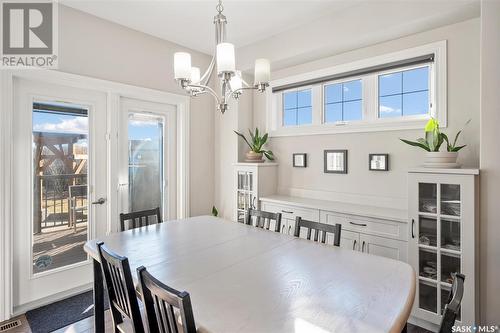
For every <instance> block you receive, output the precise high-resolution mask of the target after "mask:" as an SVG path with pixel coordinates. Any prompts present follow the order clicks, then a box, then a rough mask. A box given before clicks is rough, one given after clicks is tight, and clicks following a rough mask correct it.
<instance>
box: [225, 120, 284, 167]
mask: <svg viewBox="0 0 500 333" xmlns="http://www.w3.org/2000/svg"><path fill="white" fill-rule="evenodd" d="M234 133H236V135H238V136H239V137H240V138H242V139H243V140H244V141H245V142H246V144H247V145H248V147H249V148H250V150H249V151H248V153H247V154H246V161H247V162H254V163H262V162H264V159H263V158H262V157H263V156H265V157H266V158H267V159H268V160H271V161H274V155H273V152H272V151H270V150H266V149H263V148H262V147H263V146H264V145H265V144H266V142H267V137H268V135H267V133H266V134H264V135H262V136H261V135H260V133H259V129H258V128H255V132H252V131H251V130H250V129H248V133H249V134H250V138H251V140H250V141H248V140H247V138H246V137H245V135H243V134H241V133H239V132H237V131H234Z"/></svg>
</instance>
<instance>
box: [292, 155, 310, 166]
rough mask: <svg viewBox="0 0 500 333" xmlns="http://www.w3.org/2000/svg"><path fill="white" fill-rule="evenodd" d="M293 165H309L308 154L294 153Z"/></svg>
mask: <svg viewBox="0 0 500 333" xmlns="http://www.w3.org/2000/svg"><path fill="white" fill-rule="evenodd" d="M293 167H294V168H305V167H307V154H306V153H296V154H293Z"/></svg>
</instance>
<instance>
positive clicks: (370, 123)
mask: <svg viewBox="0 0 500 333" xmlns="http://www.w3.org/2000/svg"><path fill="white" fill-rule="evenodd" d="M446 46H447V42H446V40H444V41H439V42H435V43H431V44H426V45H422V46H418V47H414V48H410V49H405V50H401V51H397V52H393V53H388V54H385V55H380V56H376V57H372V58H368V59H363V60H359V61H355V62H351V63H346V64H341V65H337V66H333V67H329V68H324V69H319V70H315V71H313V72H308V73H304V74H299V75H294V76H291V77H285V78H282V79H277V80H273V81H272V82H271V84H270V89H268V90H267V92H266V127H267V131H268V132H269V135H270V136H271V137H278V136H297V135H316V134H335V133H356V132H378V131H389V130H409V129H421V128H423V126H424V125H425V123H426V122H427V120H428V119H429V118H430V117H431V116H432V117H434V118H436V119H437V120H438V121H439V123H440V126H441V127H443V128H446V127H447V91H446V89H447V82H446V80H447V77H446V76H447V71H446V58H447V56H446V52H447V50H446ZM430 53H433V54H434V62H430V63H428V64H417V65H410V66H402V67H398V68H393V69H389V70H385V71H380V72H375V73H369V74H362V75H356V76H351V77H345V78H341V79H338V80H331V81H325V82H321V83H317V84H313V85H304V86H303V87H302V86H301V87H295V88H292V89H287V90H283V91H277V92H275V93H273V92H272V87H278V86H283V85H286V84H291V83H295V82H302V81H306V80H311V79H316V78H320V77H325V76H328V75H335V74H341V73H345V72H349V71H352V70H358V69H363V68H368V67H371V66H376V65H383V64H386V63H390V62H393V61H401V60H405V59H410V58H413V57H418V56H422V55H425V54H430ZM425 66H429V102H430V105H429V110H430V112H429V114H426V115H409V116H401V117H388V118H379V117H378V111H379V90H378V81H379V80H378V76H379V75H384V74H389V73H396V72H401V71H405V70H410V69H416V68H421V67H425ZM359 79H361V85H362V86H361V89H362V115H363V119H362V120H352V121H340V122H333V123H327V122H326V121H325V116H326V114H325V113H326V112H325V101H324V97H325V90H324V89H325V86H326V85H331V84H336V83H345V82H349V81H354V80H359ZM306 88H311V95H312V96H311V102H312V103H311V104H312V113H313V114H312V124H308V125H295V126H283V122H282V120H281V119H280V118H281V117H282V116H283V115H282V112H283V105H282V98H281V96H283V93H284V92H286V91H293V90H295V91H297V90H301V89H306Z"/></svg>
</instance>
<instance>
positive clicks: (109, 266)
mask: <svg viewBox="0 0 500 333" xmlns="http://www.w3.org/2000/svg"><path fill="white" fill-rule="evenodd" d="M97 247H98V249H99V258H100V261H101V267H102V272H103V275H104V281H105V282H106V289H107V292H108V298H109V305H110V307H111V314H112V317H113V324H114V326H115V327H116V326H118V324H120V323H121V322H122V317H121V316H124V317H126V318H129V319H131V320H132V326H133V328H134V332H135V333H142V332H144V327H143V325H142V318H141V312H140V310H139V304H138V302H137V297H136V293H135V287H134V282H133V280H132V274H131V272H130V266H129V263H128V259H127V257H122V256H120V255H118V254H116V253H114V252H112V251H110V250H109V249H108V248H107V247H106V246H105V245H104V243H103V242H97Z"/></svg>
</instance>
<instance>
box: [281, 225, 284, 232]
mask: <svg viewBox="0 0 500 333" xmlns="http://www.w3.org/2000/svg"><path fill="white" fill-rule="evenodd" d="M283 230H285V225H284V224H283V225H282V226H281V232H283Z"/></svg>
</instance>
